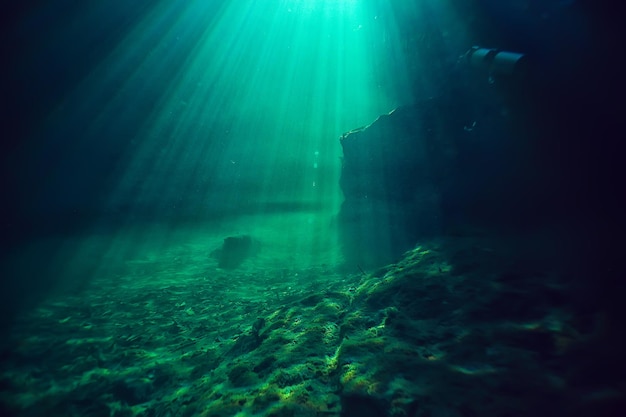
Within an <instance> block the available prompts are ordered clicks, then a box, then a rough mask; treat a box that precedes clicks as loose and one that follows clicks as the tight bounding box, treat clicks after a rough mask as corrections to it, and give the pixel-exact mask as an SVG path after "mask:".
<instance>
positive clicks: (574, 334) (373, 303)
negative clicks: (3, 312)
mask: <svg viewBox="0 0 626 417" xmlns="http://www.w3.org/2000/svg"><path fill="white" fill-rule="evenodd" d="M179 262H180V260H176V259H175V258H172V259H166V258H162V259H158V260H155V259H147V260H136V261H133V262H130V261H129V263H128V265H127V269H126V270H125V271H124V273H119V274H117V275H116V276H115V277H114V278H113V277H108V278H107V279H106V281H102V282H97V281H96V282H93V283H92V284H91V285H90V286H89V287H88V288H84V289H81V290H80V291H76V292H74V293H72V294H65V295H59V296H55V297H53V298H51V299H48V300H47V301H45V302H43V303H42V304H40V305H39V306H38V307H37V308H35V309H33V310H31V311H29V312H28V313H25V314H23V315H22V316H21V317H20V318H19V320H18V321H17V323H16V324H15V326H14V328H13V330H12V332H11V336H10V338H9V340H4V341H3V343H2V352H1V355H2V362H1V367H0V403H1V411H2V415H15V416H28V417H31V416H47V417H54V416H64V417H72V416H83V417H86V416H94V417H100V416H103V417H126V416H128V417H130V416H138V417H139V416H141V417H179V416H180V417H183V416H185V417H187V416H189V417H191V416H201V417H221V416H233V417H235V416H236V417H244V416H268V417H269V416H272V417H291V416H293V417H300V416H302V417H309V416H311V417H313V416H316V417H318V416H329V417H333V416H336V417H348V416H359V417H378V416H389V417H392V416H393V417H399V416H403V417H404V416H406V417H474V416H476V417H478V416H480V417H484V416H499V417H512V416H560V415H580V416H582V415H602V416H604V415H606V416H609V415H613V414H611V413H612V412H613V411H612V410H615V407H617V406H619V405H620V404H623V394H624V391H625V387H626V384H625V383H624V380H623V379H620V378H619V377H612V378H611V377H606V372H605V371H606V369H600V368H602V367H604V368H608V369H609V370H610V364H608V365H607V364H606V360H603V358H602V357H601V356H602V355H601V353H598V352H599V351H600V349H599V343H600V342H599V341H600V340H602V332H603V325H602V323H603V317H602V313H601V312H590V313H589V314H586V315H584V314H580V313H576V312H575V311H574V310H573V309H571V308H570V307H569V300H568V295H567V282H565V281H564V278H563V276H562V275H561V274H560V273H559V271H558V270H557V269H556V268H552V266H551V264H550V262H549V261H546V260H537V259H533V258H532V257H529V256H528V254H527V253H520V252H518V251H517V250H516V249H515V248H513V247H511V246H507V245H502V244H500V243H499V242H495V241H489V240H486V239H447V240H440V241H437V242H430V243H427V244H424V245H422V246H419V247H417V248H415V249H413V250H411V251H409V252H407V253H406V254H405V255H404V257H403V258H402V259H401V260H400V261H399V262H397V263H395V264H392V265H388V266H386V267H383V268H380V269H378V270H374V271H363V270H360V268H358V266H355V267H354V272H351V273H345V272H338V271H337V269H335V268H331V267H328V266H319V267H309V268H305V269H301V270H298V269H277V270H273V269H268V268H254V267H250V266H248V267H246V266H245V265H244V266H243V267H242V268H241V269H238V270H234V271H223V270H220V269H217V268H212V269H210V270H206V269H203V268H198V270H197V271H195V272H194V273H185V274H179V273H178V271H179V269H180V266H179ZM154 271H158V276H159V278H158V279H151V278H150V277H151V276H153V275H154V274H156V273H155V272H154ZM623 411H624V410H623ZM624 412H625V413H626V411H624Z"/></svg>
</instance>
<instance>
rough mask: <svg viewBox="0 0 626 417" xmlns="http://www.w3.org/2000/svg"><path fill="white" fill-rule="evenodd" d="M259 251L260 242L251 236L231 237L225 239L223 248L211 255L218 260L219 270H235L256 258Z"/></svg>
mask: <svg viewBox="0 0 626 417" xmlns="http://www.w3.org/2000/svg"><path fill="white" fill-rule="evenodd" d="M259 249H260V244H259V242H258V241H257V240H255V239H253V238H252V237H250V236H249V235H241V236H229V237H227V238H225V239H224V243H223V244H222V247H221V248H219V249H216V250H214V251H213V252H212V253H211V255H212V256H213V257H214V258H216V259H217V261H218V267H219V268H223V269H235V268H237V267H239V266H240V265H241V264H242V263H243V262H244V261H245V260H246V259H248V258H250V257H252V256H255V255H256V254H257V253H258V252H259Z"/></svg>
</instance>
